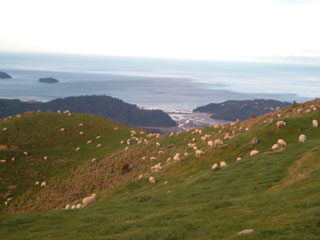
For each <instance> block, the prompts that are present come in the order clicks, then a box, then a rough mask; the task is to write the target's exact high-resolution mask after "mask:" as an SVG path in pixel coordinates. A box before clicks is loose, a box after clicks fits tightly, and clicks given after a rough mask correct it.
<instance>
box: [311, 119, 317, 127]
mask: <svg viewBox="0 0 320 240" xmlns="http://www.w3.org/2000/svg"><path fill="white" fill-rule="evenodd" d="M312 126H313V127H318V121H317V120H316V119H314V120H312Z"/></svg>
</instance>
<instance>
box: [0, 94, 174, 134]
mask: <svg viewBox="0 0 320 240" xmlns="http://www.w3.org/2000/svg"><path fill="white" fill-rule="evenodd" d="M37 110H41V111H52V112H57V111H58V110H60V111H65V110H69V111H71V112H75V113H89V114H95V115H98V116H102V117H107V118H109V119H111V120H114V121H118V122H121V123H123V124H126V125H130V126H139V127H154V128H156V127H173V126H176V122H175V121H173V120H172V119H171V118H170V117H169V116H168V115H167V114H166V113H165V112H163V111H162V110H145V109H140V108H138V107H137V106H136V105H133V104H129V103H126V102H124V101H122V100H120V99H117V98H112V97H109V96H95V95H93V96H77V97H67V98H58V99H55V100H52V101H49V102H43V103H42V102H22V101H20V100H16V99H15V100H10V99H0V117H7V116H10V115H15V114H22V113H24V112H27V111H37Z"/></svg>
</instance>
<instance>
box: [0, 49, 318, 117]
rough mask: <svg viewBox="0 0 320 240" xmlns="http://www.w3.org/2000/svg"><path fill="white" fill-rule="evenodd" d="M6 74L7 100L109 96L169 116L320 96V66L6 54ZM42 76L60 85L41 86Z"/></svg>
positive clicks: (0, 60)
mask: <svg viewBox="0 0 320 240" xmlns="http://www.w3.org/2000/svg"><path fill="white" fill-rule="evenodd" d="M0 71H3V72H6V73H8V74H10V75H11V76H12V77H13V78H12V79H1V81H0V97H1V98H18V99H23V100H37V101H49V100H52V99H55V98H62V97H68V96H79V95H102V94H104V95H108V96H112V97H116V98H119V99H122V100H124V101H125V102H128V103H132V104H137V105H138V106H140V107H143V108H157V109H162V110H165V111H167V112H168V111H169V112H170V111H171V112H174V111H187V112H188V111H191V110H192V109H194V108H196V107H198V106H202V105H205V104H208V103H217V102H222V101H226V100H244V99H254V98H265V99H276V100H281V101H291V102H292V101H294V100H295V101H297V102H302V101H306V100H309V99H313V98H316V97H318V96H319V93H320V67H319V66H313V65H294V64H276V63H258V62H222V61H193V60H169V59H148V58H133V57H102V56H85V55H83V56H82V55H54V54H51V55H50V54H18V53H14V54H13V53H10V54H9V53H0ZM41 77H54V78H56V79H58V80H59V81H60V82H59V83H56V84H47V83H40V82H38V79H39V78H41Z"/></svg>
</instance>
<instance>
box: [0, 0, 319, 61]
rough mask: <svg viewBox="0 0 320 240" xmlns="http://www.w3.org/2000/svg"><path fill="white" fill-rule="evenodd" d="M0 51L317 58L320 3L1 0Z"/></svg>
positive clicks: (279, 0)
mask: <svg viewBox="0 0 320 240" xmlns="http://www.w3.org/2000/svg"><path fill="white" fill-rule="evenodd" d="M0 3H1V4H0V7H1V14H0V51H7V52H10V51H14V52H45V53H75V54H100V55H117V56H141V57H164V58H187V59H214V60H215V59H221V60H246V59H250V58H253V57H258V58H259V57H278V56H282V57H283V56H284V57H287V56H298V57H320V44H319V43H320V31H319V24H320V1H316V0H314V1H311V0H305V1H302V0H157V1H155V0H28V1H26V0H0Z"/></svg>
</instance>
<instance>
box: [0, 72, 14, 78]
mask: <svg viewBox="0 0 320 240" xmlns="http://www.w3.org/2000/svg"><path fill="white" fill-rule="evenodd" d="M7 78H12V77H11V76H10V75H9V74H7V73H5V72H0V79H7Z"/></svg>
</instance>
